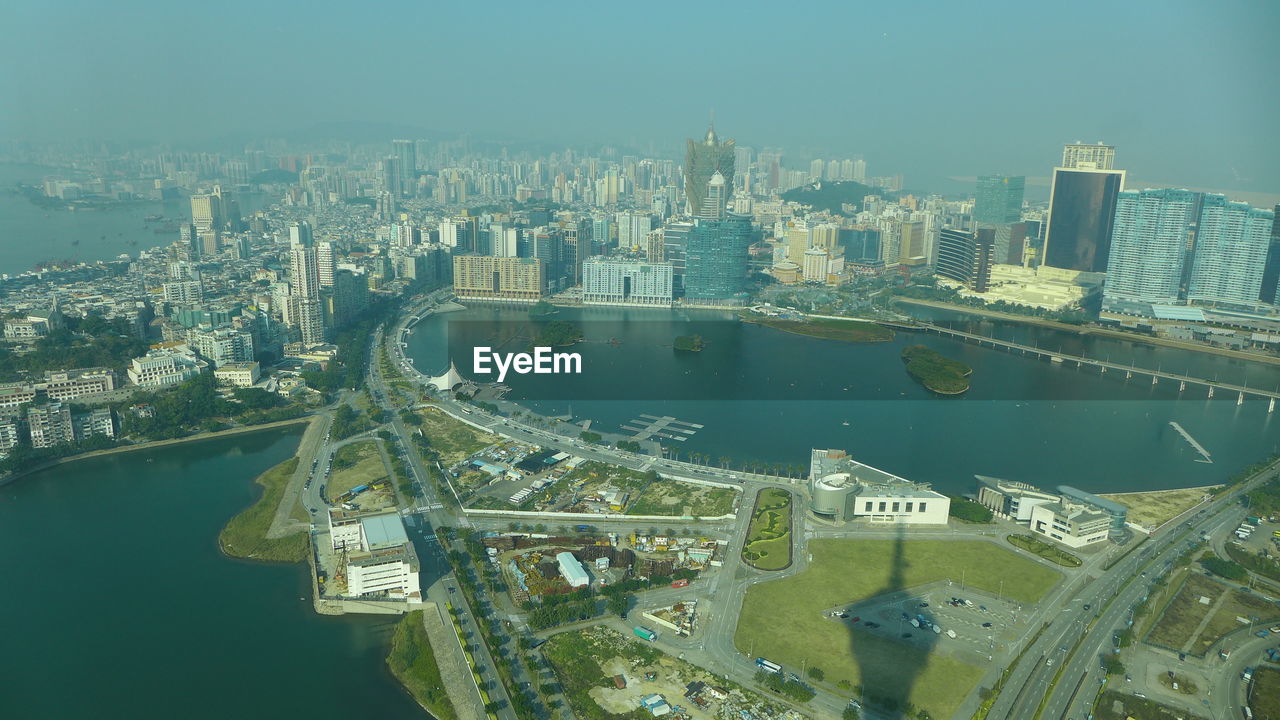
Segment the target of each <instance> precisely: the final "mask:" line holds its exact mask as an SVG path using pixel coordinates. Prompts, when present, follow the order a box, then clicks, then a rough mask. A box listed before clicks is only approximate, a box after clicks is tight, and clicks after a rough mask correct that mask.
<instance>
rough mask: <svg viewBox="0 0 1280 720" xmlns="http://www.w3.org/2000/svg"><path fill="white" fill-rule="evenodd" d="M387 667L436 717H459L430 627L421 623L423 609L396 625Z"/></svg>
mask: <svg viewBox="0 0 1280 720" xmlns="http://www.w3.org/2000/svg"><path fill="white" fill-rule="evenodd" d="M432 612H435V611H434V610H433V611H432ZM387 667H388V668H390V669H391V674H392V675H395V676H396V679H397V680H399V681H400V683H401V684H402V685H404V686H405V688H406V689H408V691H409V694H410V695H412V696H413V699H415V700H417V701H418V704H419V705H422V707H424V708H426V709H427V710H428V711H430V712H431V714H432V716H434V717H435V718H437V720H453V719H454V718H456V717H457V713H456V712H454V709H453V703H452V702H450V700H449V694H448V692H446V690H445V687H444V681H443V680H442V679H441V678H440V667H439V666H438V665H437V664H436V658H435V655H434V654H433V653H432V651H431V642H430V641H429V640H428V639H427V630H426V628H425V627H423V625H422V611H421V610H414V611H413V612H411V613H408V614H407V615H405V616H404V617H403V618H401V619H400V623H399V624H398V625H396V634H395V637H393V638H392V640H391V652H390V654H388V655H387Z"/></svg>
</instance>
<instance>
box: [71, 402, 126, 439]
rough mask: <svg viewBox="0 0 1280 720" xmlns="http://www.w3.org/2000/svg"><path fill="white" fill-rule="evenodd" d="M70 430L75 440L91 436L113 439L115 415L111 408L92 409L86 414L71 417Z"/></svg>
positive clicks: (114, 434)
mask: <svg viewBox="0 0 1280 720" xmlns="http://www.w3.org/2000/svg"><path fill="white" fill-rule="evenodd" d="M71 430H72V435H73V437H75V439H76V440H84V439H85V438H87V437H90V436H92V435H103V436H106V437H109V438H114V437H115V436H116V418H115V413H113V412H112V411H111V408H94V409H93V410H90V411H89V412H86V413H80V414H77V415H72V416H71Z"/></svg>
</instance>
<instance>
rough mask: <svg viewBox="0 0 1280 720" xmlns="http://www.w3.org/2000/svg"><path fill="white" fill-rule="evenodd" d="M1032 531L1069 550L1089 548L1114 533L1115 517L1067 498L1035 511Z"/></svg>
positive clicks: (1037, 508)
mask: <svg viewBox="0 0 1280 720" xmlns="http://www.w3.org/2000/svg"><path fill="white" fill-rule="evenodd" d="M1031 532H1033V533H1036V534H1038V535H1043V536H1045V537H1047V538H1049V539H1051V540H1054V541H1056V542H1058V543H1061V544H1063V545H1066V546H1067V547H1072V548H1079V547H1085V546H1086V545H1093V544H1095V543H1100V542H1105V541H1106V539H1107V536H1108V535H1110V533H1111V518H1110V517H1109V516H1107V514H1106V513H1102V512H1099V511H1097V510H1094V509H1093V508H1090V507H1089V506H1087V505H1085V504H1083V503H1075V502H1071V501H1069V500H1065V499H1064V500H1061V501H1058V502H1051V503H1044V504H1042V505H1036V506H1035V507H1033V508H1031Z"/></svg>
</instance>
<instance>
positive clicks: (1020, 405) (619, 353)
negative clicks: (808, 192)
mask: <svg viewBox="0 0 1280 720" xmlns="http://www.w3.org/2000/svg"><path fill="white" fill-rule="evenodd" d="M934 317H935V319H945V318H941V317H939V316H937V314H936V313H935V314H934ZM526 319H527V312H526V310H524V309H517V308H495V307H483V306H476V307H472V308H469V309H468V310H465V311H460V312H455V313H449V314H446V315H442V316H437V317H432V318H428V319H425V320H423V321H422V322H420V323H418V325H417V326H416V327H415V328H414V331H413V334H412V335H411V336H410V340H409V343H408V353H409V355H410V356H411V357H413V358H415V364H416V365H417V366H418V367H419V368H422V369H423V370H424V371H432V370H439V369H440V368H442V367H443V366H444V363H445V358H446V350H445V348H446V347H448V348H449V352H450V353H451V354H452V355H453V359H454V361H455V362H456V363H457V366H458V368H459V370H460V371H461V372H462V373H463V374H464V375H468V376H469V375H471V357H470V353H471V347H472V346H474V345H492V346H494V347H501V349H503V350H508V351H519V350H524V349H526V347H527V345H528V339H527V337H517V338H515V339H513V340H510V341H508V342H506V343H504V342H503V341H504V339H505V338H507V337H508V336H509V335H511V334H512V333H513V332H514V330H515V328H518V327H520V326H521V325H523V324H524V321H525V320H526ZM556 319H563V320H569V321H572V322H574V323H576V324H578V325H580V326H581V327H582V328H583V330H584V338H585V342H583V343H580V344H579V345H576V346H574V348H573V351H574V352H578V353H580V354H581V355H582V357H583V372H582V374H581V375H524V376H520V375H508V377H507V379H506V384H507V385H509V386H511V388H512V391H511V394H510V395H509V398H510V399H512V400H515V401H517V402H521V403H523V404H526V405H528V406H529V407H531V408H534V409H536V410H539V411H541V412H544V413H547V414H561V413H568V412H571V413H572V414H573V415H574V417H575V419H577V420H582V419H591V420H592V421H593V428H597V429H604V430H607V431H619V429H620V428H621V426H623V425H625V424H629V422H630V421H632V420H633V419H634V418H637V417H638V416H639V415H640V414H641V413H647V414H651V415H672V416H675V417H677V418H679V419H681V420H684V421H687V422H690V423H695V424H698V425H702V426H703V427H701V428H699V429H696V432H695V433H693V434H692V435H689V436H688V439H687V440H686V441H684V442H680V443H674V442H673V443H670V444H672V445H678V446H679V447H680V448H681V449H682V451H683V452H684V453H685V454H686V455H687V454H688V453H698V454H700V455H703V456H709V457H710V458H712V462H713V463H717V461H718V458H720V457H732V458H734V459H736V460H739V461H753V462H760V463H764V464H768V465H774V464H782V465H784V466H795V465H803V466H804V467H805V468H806V471H807V466H808V458H809V450H810V449H811V448H815V447H820V448H842V449H846V450H848V451H850V453H852V455H853V456H854V457H855V458H857V459H858V460H861V461H862V462H865V463H868V464H870V465H873V466H876V467H879V468H882V469H884V470H887V471H889V472H892V473H895V474H898V475H900V476H903V477H906V478H908V479H912V480H919V481H925V482H929V483H932V484H933V485H934V487H935V488H936V489H938V490H940V491H943V492H950V493H961V492H971V491H972V490H973V489H974V478H973V476H974V475H975V474H981V475H989V476H994V477H1003V478H1008V479H1013V480H1020V481H1024V482H1030V483H1033V484H1036V485H1039V486H1042V487H1047V488H1052V487H1055V486H1057V485H1059V484H1068V485H1073V486H1076V487H1079V488H1082V489H1086V490H1090V491H1094V492H1125V491H1137V490H1155V489H1167V488H1177V487H1190V486H1197V485H1206V484H1212V483H1216V482H1220V481H1222V480H1223V479H1224V478H1226V477H1228V476H1230V475H1231V474H1232V473H1234V472H1236V471H1237V470H1239V469H1240V468H1241V467H1244V466H1246V465H1248V464H1250V463H1252V462H1255V461H1257V460H1258V459H1260V458H1261V457H1263V456H1265V455H1268V454H1271V453H1273V452H1276V450H1277V448H1278V447H1280V419H1277V416H1276V415H1273V414H1269V413H1267V411H1266V410H1267V405H1266V402H1265V401H1261V400H1256V399H1253V400H1246V402H1245V403H1244V404H1243V405H1240V406H1237V405H1236V403H1235V398H1234V396H1232V397H1230V398H1228V397H1226V396H1225V395H1224V394H1219V395H1218V397H1217V398H1216V399H1214V400H1212V401H1210V400H1208V399H1207V398H1206V397H1205V391H1204V389H1203V388H1193V389H1189V390H1188V391H1187V392H1185V393H1182V394H1181V395H1180V394H1179V393H1178V391H1177V386H1176V385H1173V384H1170V383H1163V384H1161V385H1157V386H1152V385H1151V383H1150V380H1138V379H1134V380H1130V381H1128V382H1126V381H1124V380H1123V375H1122V374H1117V373H1109V374H1107V375H1100V374H1099V373H1098V372H1097V371H1096V370H1088V369H1077V368H1075V367H1073V366H1070V365H1067V364H1055V363H1050V362H1046V361H1039V360H1033V359H1029V358H1025V357H1022V356H1018V355H1011V354H1009V353H1007V352H1004V351H998V350H992V349H990V348H981V347H978V346H975V345H972V344H968V343H965V342H962V341H959V340H954V339H950V338H945V337H940V336H936V335H927V334H918V333H905V332H900V333H898V335H897V337H895V338H894V339H893V340H892V341H890V342H883V343H867V344H860V343H847V342H840V341H833V340H822V339H817V338H811V337H804V336H798V335H792V334H788V333H783V332H780V331H777V330H773V329H769V328H765V327H761V326H757V325H751V324H744V323H740V322H738V321H736V320H735V319H733V318H732V316H729V315H727V314H725V313H718V312H715V311H683V310H665V309H638V308H596V307H589V308H562V309H560V311H559V314H558V315H557V316H556ZM950 319H951V321H954V322H964V323H971V322H973V320H972V318H971V317H970V316H966V317H964V318H961V317H959V316H954V315H952V316H951V318H950ZM982 325H983V327H984V331H985V332H989V333H994V334H997V335H1001V336H1010V337H1017V338H1019V339H1020V340H1021V341H1023V342H1027V343H1028V344H1033V343H1039V344H1041V345H1042V346H1046V347H1054V348H1057V349H1061V350H1063V351H1064V352H1076V353H1080V352H1084V353H1086V354H1088V355H1090V356H1094V357H1106V358H1109V359H1111V360H1113V361H1118V362H1125V363H1127V362H1130V361H1132V362H1134V363H1135V364H1137V365H1145V366H1149V367H1163V368H1165V369H1167V370H1175V371H1180V372H1187V373H1189V374H1192V375H1198V376H1202V377H1215V378H1219V379H1221V380H1223V381H1233V382H1241V381H1244V380H1247V381H1248V383H1249V385H1251V386H1255V387H1267V388H1274V387H1280V368H1277V367H1274V366H1264V365H1259V364H1256V363H1244V362H1241V361H1238V360H1234V359H1231V358H1226V357H1220V356H1214V355H1207V354H1202V353H1193V352H1188V351H1183V350H1177V349H1172V348H1163V347H1156V346H1151V345H1146V344H1134V343H1129V342H1125V341H1120V340H1111V339H1106V338H1084V339H1081V338H1078V337H1077V336H1075V335H1073V334H1065V333H1060V332H1056V331H1051V330H1046V329H1038V328H1032V327H1029V326H1026V325H1019V324H1013V323H1002V322H994V323H993V322H984V323H982ZM693 333H696V334H699V335H702V336H703V338H704V339H706V341H707V342H706V348H705V349H704V350H703V351H702V352H700V353H677V352H674V351H673V350H672V348H671V343H672V341H673V339H674V338H675V336H677V335H683V334H693ZM917 343H919V344H924V345H927V346H929V347H931V348H933V349H935V350H938V351H939V352H941V353H943V354H944V355H947V356H948V357H953V358H957V359H959V360H962V361H964V362H965V363H967V364H969V365H970V366H972V367H973V368H974V374H973V377H972V388H971V389H970V390H969V392H968V393H966V394H965V395H964V396H961V397H948V398H944V397H938V396H934V395H932V394H931V393H929V392H928V391H926V390H924V389H923V388H922V387H920V386H919V385H918V384H916V383H915V382H914V381H912V380H911V378H910V377H909V376H908V375H907V374H906V372H905V371H904V369H903V364H902V362H901V360H900V353H901V351H902V348H903V347H905V346H907V345H910V344H917ZM480 379H491V378H480ZM1277 415H1280V413H1278V414H1277ZM1170 421H1176V422H1178V423H1179V424H1181V425H1182V426H1183V427H1184V428H1185V429H1186V430H1187V431H1188V432H1189V433H1191V435H1192V436H1193V437H1195V438H1196V440H1197V441H1199V442H1200V443H1201V444H1202V445H1203V446H1204V447H1205V448H1207V449H1208V451H1209V452H1210V453H1211V454H1212V458H1213V462H1212V463H1204V462H1198V461H1197V460H1198V458H1199V455H1197V454H1196V453H1195V451H1194V450H1193V449H1192V448H1191V446H1190V445H1189V444H1188V443H1187V442H1186V441H1185V440H1184V439H1183V438H1182V437H1181V436H1180V435H1179V434H1178V433H1177V432H1176V431H1175V430H1174V429H1173V427H1171V426H1170V424H1169V423H1170ZM631 424H634V423H631Z"/></svg>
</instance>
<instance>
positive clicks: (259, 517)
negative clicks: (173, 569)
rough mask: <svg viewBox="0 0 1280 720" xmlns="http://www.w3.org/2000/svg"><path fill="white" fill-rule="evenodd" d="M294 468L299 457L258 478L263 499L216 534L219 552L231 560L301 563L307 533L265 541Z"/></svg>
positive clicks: (305, 550)
mask: <svg viewBox="0 0 1280 720" xmlns="http://www.w3.org/2000/svg"><path fill="white" fill-rule="evenodd" d="M297 468H298V458H297V457H292V458H289V459H288V460H285V461H284V462H282V463H280V464H279V465H277V466H275V467H273V468H271V469H270V470H268V471H266V472H264V473H262V474H261V475H259V476H258V479H257V481H256V482H257V483H258V484H259V485H261V486H262V496H261V497H259V498H258V501H257V502H255V503H254V504H252V505H250V506H249V507H247V508H245V509H244V511H242V512H241V513H240V514H239V515H236V516H235V517H233V518H231V520H230V521H228V522H227V525H226V527H224V528H222V532H220V533H218V546H219V547H220V548H222V552H224V553H226V554H227V555H230V556H231V557H238V558H250V559H253V560H264V561H268V562H300V561H302V560H303V559H305V558H306V557H307V533H306V532H303V531H299V532H296V533H293V534H292V535H286V536H284V537H282V538H277V539H274V540H268V539H267V531H268V530H269V529H271V521H272V519H273V518H274V516H275V512H276V507H277V506H278V505H279V504H280V499H281V498H282V497H283V496H284V489H285V486H286V485H288V484H289V478H290V477H292V476H293V472H294V471H295V470H296V469H297Z"/></svg>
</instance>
